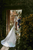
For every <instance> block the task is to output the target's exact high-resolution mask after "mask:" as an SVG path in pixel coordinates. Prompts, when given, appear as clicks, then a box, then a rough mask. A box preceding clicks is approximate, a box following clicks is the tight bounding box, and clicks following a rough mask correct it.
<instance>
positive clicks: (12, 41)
mask: <svg viewBox="0 0 33 50" xmlns="http://www.w3.org/2000/svg"><path fill="white" fill-rule="evenodd" d="M15 22H16V19H14V25H13V27H12V28H11V30H10V32H9V33H8V35H7V36H6V38H5V39H3V40H1V44H2V45H3V46H5V47H15V46H16V35H15Z"/></svg>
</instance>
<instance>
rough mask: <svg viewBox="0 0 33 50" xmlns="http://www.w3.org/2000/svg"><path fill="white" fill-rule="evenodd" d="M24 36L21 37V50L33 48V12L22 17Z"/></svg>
mask: <svg viewBox="0 0 33 50" xmlns="http://www.w3.org/2000/svg"><path fill="white" fill-rule="evenodd" d="M21 24H22V37H21V39H20V48H19V49H21V50H32V49H33V14H30V15H29V16H28V17H25V18H23V19H22V23H21Z"/></svg>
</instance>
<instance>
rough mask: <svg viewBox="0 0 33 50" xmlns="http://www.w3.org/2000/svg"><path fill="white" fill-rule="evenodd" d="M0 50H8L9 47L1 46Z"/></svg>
mask: <svg viewBox="0 0 33 50" xmlns="http://www.w3.org/2000/svg"><path fill="white" fill-rule="evenodd" d="M0 50H9V47H5V46H3V47H2V48H1V49H0Z"/></svg>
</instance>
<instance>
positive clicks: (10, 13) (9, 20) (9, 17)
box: [6, 9, 22, 35]
mask: <svg viewBox="0 0 33 50" xmlns="http://www.w3.org/2000/svg"><path fill="white" fill-rule="evenodd" d="M21 15H22V9H19V10H7V11H6V35H7V34H8V33H9V31H10V30H11V28H12V26H13V24H14V18H15V17H16V19H17V20H18V17H20V18H21ZM15 26H16V30H17V22H16V24H15Z"/></svg>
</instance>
